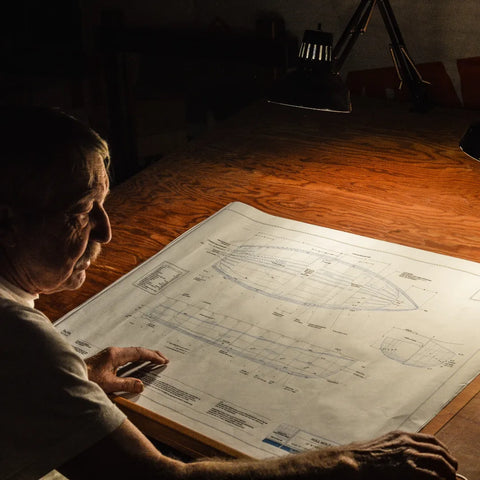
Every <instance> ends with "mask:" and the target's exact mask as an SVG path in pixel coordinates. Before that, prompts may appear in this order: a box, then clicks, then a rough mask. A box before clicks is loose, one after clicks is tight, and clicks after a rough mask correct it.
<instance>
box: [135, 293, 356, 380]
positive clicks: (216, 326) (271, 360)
mask: <svg viewBox="0 0 480 480" xmlns="http://www.w3.org/2000/svg"><path fill="white" fill-rule="evenodd" d="M133 316H134V317H136V318H138V319H140V320H142V321H147V322H150V323H152V322H153V323H156V324H160V325H163V326H165V327H167V328H168V329H169V330H170V331H171V332H174V333H176V334H177V333H181V334H182V335H186V336H188V337H190V338H194V339H195V340H197V341H201V342H203V343H207V344H210V345H214V346H216V347H219V348H221V349H222V351H223V352H226V353H228V354H230V355H232V356H236V357H241V358H244V359H246V360H249V361H251V362H254V363H256V364H260V365H263V366H266V367H268V368H270V369H273V370H277V371H280V372H282V373H284V374H287V375H292V376H295V377H301V378H328V377H330V376H332V375H334V374H336V373H338V372H340V371H343V370H345V369H347V368H349V367H351V366H352V365H353V364H354V363H355V362H356V360H355V359H353V358H350V357H348V356H345V355H342V354H341V353H339V352H337V351H330V350H328V349H325V350H323V349H321V348H320V347H318V346H315V345H312V344H309V343H307V342H304V341H302V340H296V339H293V338H290V337H287V336H285V335H282V334H279V333H276V332H274V331H272V330H267V329H265V328H260V327H258V326H256V325H254V324H251V323H248V322H246V321H243V320H238V319H236V318H234V317H232V316H229V315H224V314H218V313H215V312H213V311H211V310H209V309H208V308H207V307H206V306H204V305H202V304H201V305H199V306H196V305H189V304H188V303H186V302H185V301H184V300H176V299H172V298H167V297H166V298H165V300H164V301H163V302H161V304H159V305H158V307H157V308H156V309H154V310H148V311H145V312H142V311H141V310H137V311H136V312H135V313H134V315H133ZM167 333H168V332H165V334H167Z"/></svg>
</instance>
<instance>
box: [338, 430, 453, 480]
mask: <svg viewBox="0 0 480 480" xmlns="http://www.w3.org/2000/svg"><path fill="white" fill-rule="evenodd" d="M346 448H347V449H349V450H350V451H351V452H352V454H353V458H354V459H355V461H356V463H357V465H358V467H359V471H361V472H362V473H363V472H365V478H369V479H371V480H383V479H387V478H388V479H389V480H405V479H406V478H408V479H410V480H424V479H425V480H428V479H431V480H454V479H455V472H456V470H457V467H458V464H457V461H456V460H455V459H454V458H453V457H452V455H451V454H450V453H449V452H448V449H447V447H446V446H445V445H443V444H442V443H441V442H440V441H439V440H437V439H436V438H435V437H433V436H431V435H425V434H420V433H405V432H391V433H388V434H387V435H384V436H383V437H380V438H378V439H376V440H373V441H371V442H366V443H362V444H360V443H358V444H357V443H353V444H350V445H347V446H346ZM362 478H363V476H362Z"/></svg>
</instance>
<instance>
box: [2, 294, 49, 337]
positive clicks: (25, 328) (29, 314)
mask: <svg viewBox="0 0 480 480" xmlns="http://www.w3.org/2000/svg"><path fill="white" fill-rule="evenodd" d="M51 328H52V324H51V322H50V320H49V319H48V318H47V317H46V316H45V315H44V314H43V313H42V312H41V311H40V310H37V309H35V308H31V307H28V306H25V305H22V304H21V303H18V302H15V301H13V300H9V299H5V298H0V331H2V332H3V333H4V334H6V333H8V332H9V331H12V330H13V331H15V332H19V331H22V332H24V333H25V334H26V333H28V332H29V331H31V332H32V333H33V331H42V330H45V329H46V330H47V331H48V330H49V329H51Z"/></svg>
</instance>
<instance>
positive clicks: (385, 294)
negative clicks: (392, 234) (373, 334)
mask: <svg viewBox="0 0 480 480" xmlns="http://www.w3.org/2000/svg"><path fill="white" fill-rule="evenodd" d="M213 268H214V269H215V270H216V271H217V272H219V273H221V274H222V275H223V276H224V277H225V278H226V279H228V280H231V281H232V282H235V283H236V284H238V285H240V286H242V287H244V288H246V289H249V290H253V291H255V292H256V293H259V294H262V295H266V296H268V297H272V298H276V299H279V300H283V301H287V302H292V303H295V304H298V305H304V306H308V307H321V308H328V309H341V310H370V311H408V310H416V309H417V308H418V306H417V304H416V303H415V301H414V300H412V299H411V298H410V297H409V296H408V295H407V294H406V293H405V292H404V291H402V290H401V289H400V288H398V287H397V286H396V285H394V284H393V283H392V282H391V281H389V280H388V279H386V278H384V277H382V276H381V275H379V274H377V273H375V272H372V271H370V270H367V269H365V268H363V267H360V266H358V265H355V264H353V263H349V262H345V261H343V260H340V259H338V258H336V257H333V256H330V255H325V254H323V255H322V254H320V253H315V252H310V251H307V250H300V249H296V248H290V247H277V246H265V245H241V246H239V247H237V248H236V249H235V250H233V251H232V252H231V253H229V254H227V255H225V256H224V257H223V258H221V260H219V261H218V262H217V263H216V264H215V265H214V266H213Z"/></svg>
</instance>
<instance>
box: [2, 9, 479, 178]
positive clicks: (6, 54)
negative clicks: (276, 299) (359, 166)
mask: <svg viewBox="0 0 480 480" xmlns="http://www.w3.org/2000/svg"><path fill="white" fill-rule="evenodd" d="M359 3H360V2H359V1H354V0H342V1H340V0H317V1H315V0H295V2H293V1H291V0H175V1H171V0H170V1H165V0H137V1H132V0H51V1H46V2H38V1H34V0H17V1H15V2H12V3H11V4H9V5H7V6H6V7H4V11H3V12H2V15H1V16H0V103H1V104H6V103H24V104H49V105H57V106H60V107H63V108H64V109H66V110H68V111H70V112H72V113H74V114H76V115H78V116H80V117H82V118H84V119H85V120H86V121H88V122H89V123H90V124H92V126H94V127H95V128H96V129H97V130H99V131H100V132H101V133H102V134H103V135H104V136H106V137H107V138H108V140H109V141H110V143H111V145H112V150H113V153H114V158H116V160H117V162H116V163H117V166H116V170H117V172H116V175H117V179H118V180H119V181H121V180H122V179H123V178H126V177H127V176H129V175H130V174H132V173H134V172H135V171H136V170H138V169H139V168H142V166H144V165H146V164H148V163H149V162H151V161H154V160H157V159H159V158H161V157H162V156H163V155H164V154H166V153H168V152H169V151H171V150H173V149H175V148H178V147H179V146H181V145H182V144H183V143H184V142H186V141H188V140H189V139H190V138H193V137H194V136H196V135H197V134H199V133H200V132H201V131H203V130H205V129H208V128H211V127H212V126H213V125H214V124H215V123H216V122H219V121H222V120H223V119H224V118H226V117H228V116H229V115H230V114H232V113H233V112H234V111H236V110H237V109H238V108H241V107H242V106H243V105H245V104H247V103H248V102H249V101H251V100H253V99H256V98H261V97H262V95H263V94H264V92H265V91H266V89H267V88H268V87H269V85H271V83H272V82H273V81H275V80H276V79H277V78H279V77H280V76H281V75H282V73H284V71H285V70H286V68H288V67H289V66H293V65H294V63H295V57H296V49H297V46H298V43H299V42H300V41H301V38H302V35H303V31H304V30H305V29H315V28H316V27H317V24H319V23H321V25H322V28H323V30H326V31H330V32H332V33H333V35H334V42H335V41H336V40H337V39H338V38H339V36H340V34H341V33H342V31H343V29H344V27H345V25H346V23H347V21H348V20H349V19H350V17H351V15H352V14H353V12H354V10H355V8H356V7H357V6H358V5H359ZM391 4H392V7H393V10H394V12H395V15H396V17H397V20H398V23H399V25H400V28H401V31H402V34H403V37H404V39H405V42H406V45H407V48H408V51H409V53H410V54H411V56H412V58H413V60H414V61H415V62H416V64H417V66H418V68H419V70H420V72H421V74H422V76H423V77H424V78H425V80H428V81H429V82H431V84H432V86H431V95H432V97H433V100H434V102H435V104H436V105H440V106H445V105H446V106H453V107H458V108H473V109H478V108H479V107H480V89H478V88H477V85H478V84H479V81H480V32H479V31H478V19H479V18H480V2H478V0H461V1H458V0H422V1H420V2H418V1H417V2H414V1H411V0H391ZM388 44H389V38H388V35H387V31H386V29H385V27H384V24H383V22H382V19H381V16H380V12H379V11H377V10H376V11H374V13H373V15H372V18H371V22H370V24H369V26H368V29H367V32H366V34H365V35H363V36H362V37H361V38H360V39H359V40H358V42H357V44H356V45H355V47H354V49H353V51H352V53H351V55H350V56H349V58H348V59H347V61H346V63H345V65H344V67H343V69H342V72H341V73H342V77H343V78H344V79H345V80H346V82H347V83H348V85H349V87H350V89H351V90H352V92H353V93H357V94H361V95H367V96H385V97H389V98H396V99H399V100H405V94H402V93H401V92H398V90H397V86H398V79H397V77H396V74H395V71H394V68H393V65H392V61H391V58H390V54H389V50H388Z"/></svg>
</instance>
